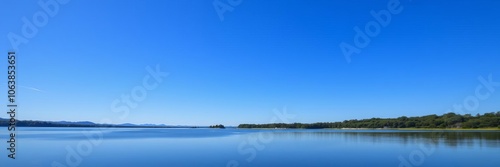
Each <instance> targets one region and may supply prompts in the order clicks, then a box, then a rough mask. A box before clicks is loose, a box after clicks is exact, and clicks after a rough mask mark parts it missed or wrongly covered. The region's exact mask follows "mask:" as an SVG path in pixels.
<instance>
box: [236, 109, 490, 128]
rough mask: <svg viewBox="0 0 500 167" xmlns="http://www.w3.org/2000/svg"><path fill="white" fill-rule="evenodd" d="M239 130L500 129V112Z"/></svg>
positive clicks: (297, 124) (265, 126)
mask: <svg viewBox="0 0 500 167" xmlns="http://www.w3.org/2000/svg"><path fill="white" fill-rule="evenodd" d="M238 128H290V129H324V128H440V129H444V128H459V129H476V128H498V129H500V111H498V112H496V113H494V112H491V113H485V114H483V115H480V114H477V115H475V116H472V115H471V114H465V115H460V114H455V113H447V114H443V115H441V116H438V115H435V114H433V115H426V116H421V117H406V116H402V117H398V118H371V119H362V120H356V119H354V120H345V121H343V122H318V123H310V124H305V123H290V124H285V123H271V124H240V125H239V126H238Z"/></svg>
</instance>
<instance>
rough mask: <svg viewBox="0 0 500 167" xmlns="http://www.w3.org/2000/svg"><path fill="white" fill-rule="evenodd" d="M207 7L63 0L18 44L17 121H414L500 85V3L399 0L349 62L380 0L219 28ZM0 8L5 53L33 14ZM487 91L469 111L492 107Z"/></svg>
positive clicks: (236, 16)
mask: <svg viewBox="0 0 500 167" xmlns="http://www.w3.org/2000/svg"><path fill="white" fill-rule="evenodd" d="M42 1H46V0H42ZM212 2H213V1H212V0H203V1H202V0H168V1H160V0H156V1H148V2H146V3H141V2H139V1H118V0H114V1H112V0H108V1H99V0H87V1H77V0H72V1H70V2H69V3H67V4H64V5H60V7H59V11H58V13H57V14H56V15H55V16H53V17H49V21H48V23H47V24H46V25H45V26H43V27H39V28H38V33H37V34H36V36H35V37H33V38H29V39H28V40H29V42H28V43H26V44H21V45H19V48H18V50H17V53H18V68H19V72H18V78H19V80H18V84H19V85H22V86H23V87H21V88H19V90H18V92H19V94H18V96H19V98H18V101H19V105H20V107H19V110H20V111H19V114H18V119H22V120H24V119H35V120H54V121H55V120H69V121H82V120H88V121H95V122H99V121H100V120H101V119H109V120H112V122H113V123H125V122H131V123H164V124H183V125H208V124H216V123H217V124H218V123H222V124H226V125H237V124H239V123H268V122H270V121H271V120H272V118H273V117H274V115H273V109H282V108H283V107H287V109H288V112H289V113H293V114H295V115H296V117H295V118H294V119H291V121H292V122H320V121H342V120H345V119H362V118H371V117H398V116H402V115H407V116H420V115H426V114H443V113H445V112H447V111H448V110H449V109H451V108H452V107H453V105H454V104H463V101H464V99H466V97H468V96H470V95H474V92H475V89H476V87H477V86H478V85H480V82H479V80H478V79H477V78H478V77H479V76H484V77H487V76H488V75H489V74H492V78H493V81H498V82H500V65H499V64H500V12H498V9H499V8H500V1H496V0H467V1H466V0H464V1H453V2H451V1H443V2H440V1H432V0H413V1H412V2H410V1H408V0H401V6H402V7H403V9H402V11H401V13H399V14H395V15H392V20H391V22H390V24H389V25H388V26H387V27H383V28H381V32H380V34H379V35H378V36H375V37H373V38H371V43H370V44H369V45H368V46H367V47H365V48H363V49H362V51H361V53H359V54H354V55H353V56H352V57H351V58H352V61H351V62H350V63H348V62H347V61H346V59H345V56H344V55H343V54H342V51H341V49H340V48H339V44H340V43H341V42H347V43H351V44H352V43H353V38H354V36H355V35H356V33H355V31H354V30H353V27H355V26H359V27H364V26H365V24H366V23H368V22H369V21H373V20H374V18H373V17H372V16H371V14H370V11H371V10H375V11H380V10H382V9H387V3H388V2H389V0H381V1H377V2H371V1H370V2H367V1H361V0H355V1H333V0H318V1H306V0H300V1H299V0H297V1H285V0H279V1H264V0H243V2H242V3H241V4H240V5H238V6H235V7H234V10H233V11H232V12H226V13H225V14H224V21H221V20H220V19H219V17H218V15H217V13H216V11H215V9H214V6H213V5H212ZM221 2H223V3H227V2H226V0H221ZM1 4H2V6H3V10H0V21H1V26H0V34H3V35H2V38H0V39H1V40H0V46H2V47H1V48H2V50H3V51H4V54H5V55H7V53H6V52H7V51H9V50H11V49H12V45H11V44H10V42H9V38H7V34H8V33H9V32H12V33H15V34H22V26H23V22H22V18H23V17H27V18H28V19H29V20H32V17H33V15H34V14H35V13H36V12H38V11H43V9H42V8H41V7H40V6H39V5H38V4H37V1H28V0H23V1H20V2H18V1H14V0H7V1H2V3H1ZM362 29H364V28H362ZM5 59H6V56H5ZM156 65H160V66H161V69H162V70H163V71H166V72H168V73H169V76H168V77H166V78H165V80H164V81H163V82H162V83H161V84H160V85H159V87H157V88H156V89H154V90H151V91H148V94H147V98H146V99H145V100H144V101H141V102H140V103H138V104H139V106H138V107H136V108H134V109H132V110H131V111H130V114H129V115H128V116H127V117H126V118H124V119H120V118H119V117H120V116H121V114H120V113H114V112H112V111H111V109H110V106H111V104H112V102H113V101H114V100H115V99H119V98H120V96H121V95H122V94H129V93H130V92H131V90H132V89H133V88H134V87H135V86H140V85H141V84H142V79H143V77H144V76H146V75H147V74H148V72H147V71H146V70H145V68H146V67H147V66H152V67H154V66H156ZM5 66H6V63H4V67H5ZM2 76H3V78H6V76H5V74H4V75H2ZM3 82H4V83H5V82H6V79H3ZM3 85H4V86H5V84H3ZM5 89H6V88H5ZM496 89H497V90H496V91H495V92H493V93H492V94H491V96H490V97H489V98H488V99H485V100H481V101H480V105H479V107H478V108H477V109H476V110H474V111H472V113H474V114H475V113H484V112H492V111H499V110H500V105H499V104H500V87H496ZM39 90H41V91H39ZM5 103H6V102H5ZM0 117H7V115H6V114H3V115H2V116H0Z"/></svg>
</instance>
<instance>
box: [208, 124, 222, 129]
mask: <svg viewBox="0 0 500 167" xmlns="http://www.w3.org/2000/svg"><path fill="white" fill-rule="evenodd" d="M209 128H220V129H224V128H226V127H224V125H222V124H219V125H210V126H209Z"/></svg>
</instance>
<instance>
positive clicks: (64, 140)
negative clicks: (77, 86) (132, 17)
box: [0, 127, 500, 167]
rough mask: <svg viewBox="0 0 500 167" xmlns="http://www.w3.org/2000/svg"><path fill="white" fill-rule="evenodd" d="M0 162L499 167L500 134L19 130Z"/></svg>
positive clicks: (85, 166) (17, 166)
mask: <svg viewBox="0 0 500 167" xmlns="http://www.w3.org/2000/svg"><path fill="white" fill-rule="evenodd" d="M17 130H18V131H17V138H16V140H17V141H16V142H17V145H16V147H17V148H16V159H15V160H11V159H10V158H8V157H7V155H8V153H9V151H8V150H6V149H5V148H7V147H8V145H7V144H8V143H7V142H6V141H7V140H8V136H7V128H6V127H1V129H0V134H1V136H0V137H1V140H2V141H3V142H1V143H3V144H2V146H1V147H2V148H3V149H2V150H3V151H1V153H2V155H1V157H0V163H1V165H0V166H6V167H32V166H33V167H38V166H39V167H75V166H80V167H101V166H102V167H109V166H117V167H118V166H127V167H128V166H130V167H135V166H137V167H142V166H147V167H167V166H168V167H176V166H187V167H197V166H200V167H205V166H207V167H211V166H214V167H229V166H231V167H236V166H241V167H243V166H262V167H267V166H269V167H271V166H272V167H278V166H280V167H281V166H283V167H285V166H305V167H313V166H329V167H337V166H338V167H368V166H370V167H413V166H419V167H421V166H423V167H438V166H439V167H441V166H454V167H459V166H463V167H472V166H474V167H499V166H500V131H414V130H412V131H401V130H287V129H282V130H253V129H252V130H247V129H231V128H228V129H140V128H137V129H136V128H106V129H99V128H26V127H25V128H22V127H20V128H18V129H17Z"/></svg>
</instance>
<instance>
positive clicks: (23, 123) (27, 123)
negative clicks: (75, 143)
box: [0, 118, 208, 128]
mask: <svg viewBox="0 0 500 167" xmlns="http://www.w3.org/2000/svg"><path fill="white" fill-rule="evenodd" d="M0 126H9V119H4V118H0ZM16 126H17V127H115V128H207V127H208V126H184V125H165V124H131V123H124V124H97V123H94V122H90V121H79V122H69V121H36V120H17V121H16Z"/></svg>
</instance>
